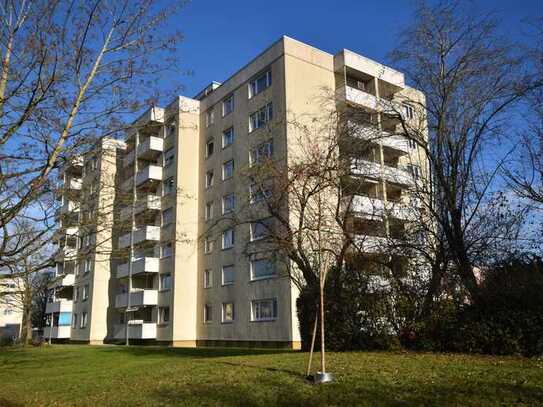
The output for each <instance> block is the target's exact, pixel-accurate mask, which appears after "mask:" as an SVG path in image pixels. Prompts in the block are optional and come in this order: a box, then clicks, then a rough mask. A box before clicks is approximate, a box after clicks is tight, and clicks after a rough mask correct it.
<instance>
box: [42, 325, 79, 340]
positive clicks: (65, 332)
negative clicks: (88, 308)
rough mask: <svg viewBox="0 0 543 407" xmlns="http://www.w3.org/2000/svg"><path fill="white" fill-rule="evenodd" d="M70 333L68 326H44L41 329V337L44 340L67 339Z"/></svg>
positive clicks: (70, 329)
mask: <svg viewBox="0 0 543 407" xmlns="http://www.w3.org/2000/svg"><path fill="white" fill-rule="evenodd" d="M71 332H72V328H71V326H69V325H61V326H53V327H50V326H46V327H45V328H43V337H44V338H45V339H47V338H49V337H51V338H54V339H69V338H70V335H71Z"/></svg>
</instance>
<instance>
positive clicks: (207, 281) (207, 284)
mask: <svg viewBox="0 0 543 407" xmlns="http://www.w3.org/2000/svg"><path fill="white" fill-rule="evenodd" d="M211 287H213V272H212V271H211V270H204V288H211Z"/></svg>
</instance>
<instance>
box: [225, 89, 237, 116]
mask: <svg viewBox="0 0 543 407" xmlns="http://www.w3.org/2000/svg"><path fill="white" fill-rule="evenodd" d="M233 111H234V94H233V93H231V94H230V95H228V96H227V97H225V98H224V99H223V101H222V117H224V116H227V115H229V114H230V113H232V112H233Z"/></svg>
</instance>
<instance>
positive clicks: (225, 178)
mask: <svg viewBox="0 0 543 407" xmlns="http://www.w3.org/2000/svg"><path fill="white" fill-rule="evenodd" d="M228 164H232V166H231V173H230V175H229V176H226V175H225V174H226V169H227V165H228ZM232 177H234V159H233V158H232V159H230V160H228V161H225V162H223V163H222V180H223V181H226V180H228V179H230V178H232Z"/></svg>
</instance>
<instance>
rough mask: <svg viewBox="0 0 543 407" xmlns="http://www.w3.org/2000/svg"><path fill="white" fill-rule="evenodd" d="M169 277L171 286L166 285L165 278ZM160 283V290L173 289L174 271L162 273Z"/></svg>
mask: <svg viewBox="0 0 543 407" xmlns="http://www.w3.org/2000/svg"><path fill="white" fill-rule="evenodd" d="M166 278H169V284H170V286H169V287H164V285H163V281H164V279H166ZM158 283H159V285H160V287H159V288H160V291H170V290H171V289H172V273H162V274H159V275H158Z"/></svg>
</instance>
